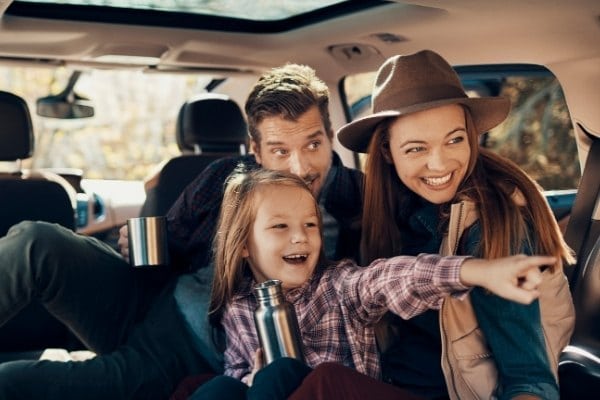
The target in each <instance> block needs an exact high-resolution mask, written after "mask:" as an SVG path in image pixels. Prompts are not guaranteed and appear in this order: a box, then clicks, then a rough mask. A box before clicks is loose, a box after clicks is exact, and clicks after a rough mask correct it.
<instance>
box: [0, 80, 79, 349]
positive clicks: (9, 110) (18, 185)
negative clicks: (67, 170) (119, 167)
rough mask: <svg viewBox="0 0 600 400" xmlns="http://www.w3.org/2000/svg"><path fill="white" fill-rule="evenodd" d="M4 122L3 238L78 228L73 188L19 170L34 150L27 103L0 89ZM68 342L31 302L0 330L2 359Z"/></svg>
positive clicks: (0, 175) (0, 144)
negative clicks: (40, 226) (55, 227)
mask: <svg viewBox="0 0 600 400" xmlns="http://www.w3.org/2000/svg"><path fill="white" fill-rule="evenodd" d="M0 121H2V128H0V161H3V162H6V163H7V164H10V165H14V168H12V169H9V170H5V171H3V172H0V237H2V236H4V235H5V234H6V232H7V231H8V229H9V228H10V227H11V226H12V225H14V224H16V223H18V222H21V221H24V220H40V221H46V222H53V223H57V224H60V225H62V226H64V227H66V228H68V229H71V230H73V229H75V197H76V192H75V189H74V188H73V187H71V185H69V183H68V182H67V181H66V180H65V179H63V178H62V177H60V176H59V175H56V174H54V173H51V172H46V171H33V170H25V169H22V168H21V167H22V165H21V162H22V160H23V159H26V158H29V157H31V156H32V155H33V151H34V135H33V126H32V123H31V115H30V114H29V108H28V106H27V103H26V102H25V101H24V100H23V99H22V98H21V97H19V96H17V95H14V94H12V93H8V92H3V91H0ZM70 338H71V337H70V332H68V330H67V328H66V327H65V326H64V325H63V324H61V323H60V322H59V321H58V320H56V319H54V317H52V316H51V315H50V314H49V313H48V312H47V311H46V310H45V309H44V308H43V307H42V306H41V305H39V304H31V305H30V306H28V307H26V308H25V309H23V310H21V312H20V313H19V314H18V315H17V316H16V317H15V318H13V319H11V320H10V321H9V322H7V323H6V324H5V325H3V326H2V327H0V360H2V359H3V358H4V359H5V358H6V352H21V351H30V350H32V349H43V348H44V347H48V346H58V345H61V346H62V345H64V344H65V342H66V341H68V340H70ZM2 353H3V354H2Z"/></svg>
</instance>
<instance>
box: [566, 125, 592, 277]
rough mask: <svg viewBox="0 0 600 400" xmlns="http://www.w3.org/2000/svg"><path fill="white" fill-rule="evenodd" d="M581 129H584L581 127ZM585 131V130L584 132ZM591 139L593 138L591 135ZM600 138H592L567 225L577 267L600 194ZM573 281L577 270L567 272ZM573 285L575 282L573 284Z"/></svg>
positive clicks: (581, 259)
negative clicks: (599, 194)
mask: <svg viewBox="0 0 600 400" xmlns="http://www.w3.org/2000/svg"><path fill="white" fill-rule="evenodd" d="M580 128H581V129H582V130H583V128H582V127H581V125H580ZM584 131H585V130H584ZM590 137H592V136H591V135H590ZM599 178H600V138H597V137H592V145H591V146H590V151H589V153H588V156H587V160H586V162H585V167H584V169H583V173H582V175H581V180H580V183H579V188H578V190H577V195H576V196H575V201H574V202H573V207H572V209H571V216H570V218H569V223H568V224H567V230H566V232H565V241H566V242H567V244H568V245H569V246H570V247H571V249H573V251H575V255H576V257H577V260H578V261H577V265H580V264H581V262H583V256H584V254H582V251H583V250H584V239H585V238H586V237H587V234H588V232H589V230H590V226H591V220H592V214H593V212H594V207H595V206H596V200H597V198H598V193H599V192H600V182H599V180H600V179H599ZM565 272H570V273H567V276H568V277H569V281H572V276H577V275H576V272H578V271H575V270H572V269H571V271H565ZM571 283H573V282H571Z"/></svg>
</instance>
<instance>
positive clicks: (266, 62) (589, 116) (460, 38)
mask: <svg viewBox="0 0 600 400" xmlns="http://www.w3.org/2000/svg"><path fill="white" fill-rule="evenodd" d="M10 3H11V2H10V1H8V2H4V5H3V7H2V8H0V13H2V20H1V21H2V24H1V25H0V62H3V61H4V62H11V63H15V62H17V63H29V62H32V63H40V64H48V65H68V66H73V67H105V68H106V67H122V66H128V67H132V68H143V69H147V70H148V71H151V72H158V71H163V70H164V71H189V72H193V71H199V72H201V71H218V72H219V73H221V74H223V75H224V76H227V75H231V74H239V73H251V74H256V73H258V72H260V71H262V70H264V69H266V68H270V67H272V66H276V65H280V64H283V63H285V62H289V61H292V62H299V63H306V64H309V65H311V66H313V67H315V68H316V69H317V73H318V74H319V75H320V76H321V77H322V78H323V79H324V80H325V81H327V82H328V83H329V84H330V85H331V84H333V85H337V83H338V82H339V80H340V79H341V78H342V77H343V76H345V75H347V74H350V73H356V72H362V71H372V70H375V69H376V68H377V67H378V66H379V65H380V64H381V63H382V61H383V60H385V59H386V58H387V57H389V56H392V55H395V54H407V53H412V52H415V51H418V50H421V49H424V48H429V49H432V50H435V51H438V52H440V53H441V54H442V55H443V56H444V57H445V58H447V59H448V60H449V62H451V63H452V64H453V65H474V64H506V63H525V64H527V63H532V64H539V65H543V66H546V67H547V68H548V69H550V70H551V71H552V72H553V73H554V74H555V75H556V76H557V78H558V79H559V81H560V83H561V85H562V87H563V90H564V92H565V97H566V99H567V103H568V106H569V110H570V112H571V116H572V118H573V121H574V123H575V125H576V131H577V133H576V134H577V136H578V139H579V142H580V146H583V147H580V153H581V154H580V156H581V158H582V162H583V159H584V158H585V155H586V143H587V142H586V140H585V135H584V134H583V132H582V129H581V126H582V127H583V128H585V129H586V130H587V131H588V133H590V134H593V135H596V136H600V113H598V105H599V104H600V90H599V89H600V46H599V44H600V2H598V1H597V0H572V1H568V2H566V1H564V0H529V1H522V0H507V1H498V2H482V1H479V0H446V1H444V2H440V1H436V0H415V1H396V2H372V1H370V2H366V3H368V4H369V5H372V6H371V7H366V8H365V7H356V6H354V7H351V8H349V9H348V10H346V11H344V12H337V13H332V17H330V18H325V17H323V16H321V18H316V19H315V18H312V19H307V20H306V21H305V23H304V24H303V23H296V24H295V25H294V27H293V28H292V29H288V30H283V31H279V32H273V33H265V29H264V26H263V27H262V28H261V27H259V26H258V25H257V29H256V32H235V31H226V30H222V29H221V30H218V29H219V28H218V26H216V27H215V25H214V24H213V25H210V29H200V28H197V29H195V28H191V27H186V28H180V27H173V26H170V27H168V26H159V27H157V26H152V27H148V26H141V25H137V23H141V22H139V21H138V22H136V21H131V23H127V24H126V23H108V22H102V23H97V22H85V21H82V20H79V21H76V20H66V19H59V18H66V17H65V15H66V14H65V15H63V14H56V13H55V14H54V15H52V16H50V15H47V16H46V18H31V17H28V16H25V15H23V14H25V13H23V12H19V13H11V7H10ZM14 3H15V6H16V5H17V3H18V2H14ZM350 3H353V4H355V3H356V2H350ZM379 3H384V4H379ZM20 8H23V7H20ZM38 9H39V7H38ZM16 14H20V15H16ZM57 15H59V16H57ZM69 15H71V14H69ZM129 15H130V16H135V15H136V14H135V13H133V14H129ZM81 19H85V18H84V17H82V18H81ZM296 22H297V21H296ZM173 24H177V21H176V20H175V21H174V23H172V25H173ZM279 25H281V23H279ZM207 26H209V25H207ZM225 26H227V25H223V27H225ZM280 28H281V27H280ZM266 30H267V31H268V29H266ZM127 56H130V57H129V58H128V57H127ZM131 57H134V58H131ZM577 124H580V125H581V126H577Z"/></svg>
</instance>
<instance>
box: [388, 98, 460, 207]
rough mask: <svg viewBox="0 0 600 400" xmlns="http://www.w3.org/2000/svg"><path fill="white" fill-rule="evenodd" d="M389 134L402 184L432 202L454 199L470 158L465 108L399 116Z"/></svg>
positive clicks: (391, 148)
mask: <svg viewBox="0 0 600 400" xmlns="http://www.w3.org/2000/svg"><path fill="white" fill-rule="evenodd" d="M389 135H390V153H391V156H392V160H393V162H394V166H395V168H396V173H397V174H398V176H399V177H400V179H401V180H402V182H403V183H404V184H405V185H406V186H407V187H408V188H409V189H410V190H412V191H413V192H415V193H416V194H418V195H419V196H421V197H423V198H424V199H425V200H427V201H429V202H431V203H434V204H442V203H446V202H448V201H450V200H452V198H453V197H454V195H455V194H456V191H457V190H458V186H459V185H460V183H461V182H462V180H463V179H464V177H465V175H466V173H467V168H468V165H469V158H470V156H471V148H470V146H469V140H468V135H467V127H466V122H465V112H464V110H463V108H462V107H461V106H460V105H458V104H450V105H446V106H441V107H437V108H432V109H429V110H424V111H419V112H416V113H413V114H408V115H404V116H401V117H398V118H397V119H396V121H394V122H393V123H392V124H391V125H390V128H389Z"/></svg>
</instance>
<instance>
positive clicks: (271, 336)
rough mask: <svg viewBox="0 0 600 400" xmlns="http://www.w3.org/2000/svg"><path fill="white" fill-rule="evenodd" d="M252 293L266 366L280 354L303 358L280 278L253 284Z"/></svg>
mask: <svg viewBox="0 0 600 400" xmlns="http://www.w3.org/2000/svg"><path fill="white" fill-rule="evenodd" d="M254 295H255V296H256V300H257V301H258V307H257V309H256V311H255V312H254V322H255V323H256V330H257V332H258V338H259V340H260V345H261V347H262V349H263V355H264V358H265V365H266V364H269V363H271V362H272V361H273V360H276V359H278V358H281V357H292V358H296V359H298V360H301V361H304V355H303V353H302V338H301V336H300V329H299V327H298V318H297V317H296V311H295V310H294V306H293V305H292V304H291V303H289V302H287V301H286V300H285V298H284V297H283V291H282V289H281V281H278V280H269V281H266V282H263V283H260V284H258V285H256V286H255V287H254Z"/></svg>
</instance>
